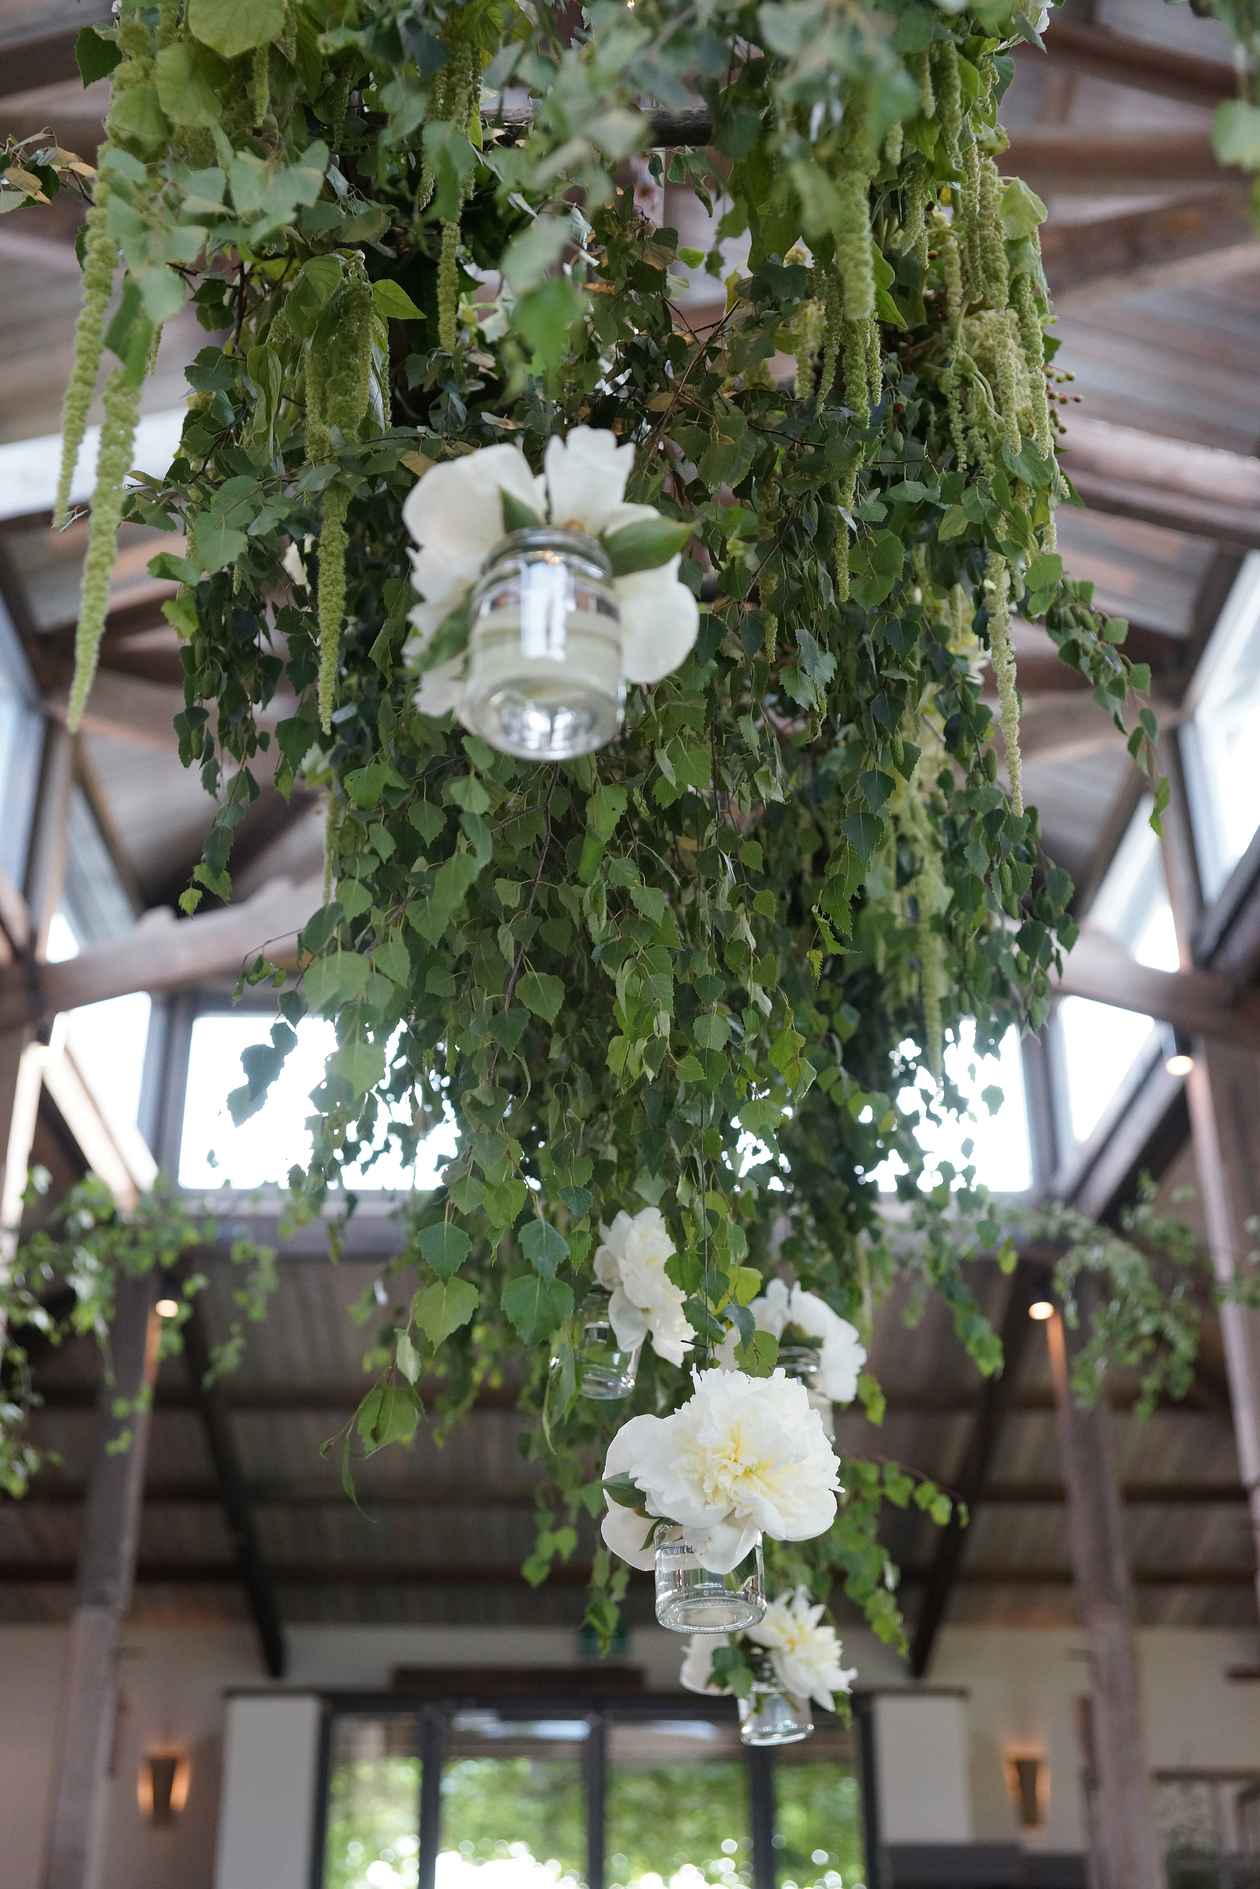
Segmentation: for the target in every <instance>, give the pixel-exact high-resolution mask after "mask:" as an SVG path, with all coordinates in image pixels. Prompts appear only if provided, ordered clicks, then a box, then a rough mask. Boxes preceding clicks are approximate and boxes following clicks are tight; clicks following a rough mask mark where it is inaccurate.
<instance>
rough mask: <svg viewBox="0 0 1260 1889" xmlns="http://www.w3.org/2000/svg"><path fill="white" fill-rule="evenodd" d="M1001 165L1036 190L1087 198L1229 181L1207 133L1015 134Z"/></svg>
mask: <svg viewBox="0 0 1260 1889" xmlns="http://www.w3.org/2000/svg"><path fill="white" fill-rule="evenodd" d="M999 162H1000V165H1001V169H1002V171H1003V173H1004V174H1005V175H1007V176H1016V177H1022V178H1023V179H1024V180H1025V182H1027V183H1029V184H1031V185H1032V186H1033V188H1034V189H1035V190H1040V191H1054V192H1057V193H1060V194H1065V195H1070V194H1079V195H1081V196H1086V197H1107V196H1118V197H1140V196H1151V195H1153V194H1155V193H1156V192H1157V191H1159V190H1160V189H1162V188H1168V189H1174V190H1181V191H1184V190H1185V189H1186V187H1187V186H1188V185H1192V184H1215V185H1217V186H1218V187H1220V186H1222V185H1225V186H1228V183H1229V181H1230V180H1229V174H1228V173H1227V172H1226V171H1223V170H1222V169H1221V167H1220V165H1219V164H1218V163H1217V160H1216V155H1215V153H1214V151H1213V149H1212V140H1211V137H1210V136H1209V134H1208V133H1207V132H1205V131H1203V132H1200V131H1168V132H1159V131H1104V132H1084V133H1082V132H1081V131H1080V130H1078V129H1076V128H1074V127H1073V128H1069V127H1066V126H1065V127H1063V128H1062V129H1056V130H1052V131H1046V130H1036V131H1017V132H1015V133H1014V134H1013V135H1012V137H1011V141H1010V146H1009V148H1008V150H1007V151H1005V152H1004V153H1003V155H1002V157H1001V159H1000V160H999Z"/></svg>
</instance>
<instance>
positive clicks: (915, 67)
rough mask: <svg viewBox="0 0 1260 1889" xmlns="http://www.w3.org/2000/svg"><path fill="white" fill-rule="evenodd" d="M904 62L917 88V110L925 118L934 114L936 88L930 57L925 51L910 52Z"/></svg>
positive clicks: (932, 116)
mask: <svg viewBox="0 0 1260 1889" xmlns="http://www.w3.org/2000/svg"><path fill="white" fill-rule="evenodd" d="M906 64H907V65H908V66H909V68H910V76H911V78H912V79H913V80H914V82H915V84H916V85H917V86H918V88H919V110H920V111H921V112H922V113H923V116H924V117H925V118H935V116H936V88H935V86H934V85H933V83H932V58H931V54H930V53H929V52H927V51H923V52H916V53H911V55H910V57H909V59H908V60H907V61H906Z"/></svg>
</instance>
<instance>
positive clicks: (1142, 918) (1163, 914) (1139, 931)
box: [1086, 794, 1181, 971]
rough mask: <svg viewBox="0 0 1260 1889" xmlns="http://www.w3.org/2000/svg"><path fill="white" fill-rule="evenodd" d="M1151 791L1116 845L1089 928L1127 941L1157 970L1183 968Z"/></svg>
mask: <svg viewBox="0 0 1260 1889" xmlns="http://www.w3.org/2000/svg"><path fill="white" fill-rule="evenodd" d="M1153 805H1154V802H1153V801H1152V799H1151V797H1150V795H1149V794H1147V795H1146V797H1145V798H1144V799H1143V800H1142V801H1141V803H1140V804H1139V806H1138V809H1137V812H1136V813H1135V814H1134V816H1133V818H1132V820H1131V821H1130V822H1129V825H1128V827H1127V828H1126V830H1125V835H1124V838H1123V839H1122V840H1121V842H1120V844H1119V846H1118V847H1117V848H1116V853H1115V857H1114V858H1113V860H1112V862H1111V864H1110V866H1108V868H1107V872H1106V875H1105V877H1104V879H1103V882H1102V884H1101V885H1100V886H1099V888H1098V892H1097V894H1096V896H1095V898H1094V901H1093V904H1092V905H1091V906H1090V908H1089V912H1088V915H1087V919H1086V922H1087V924H1088V925H1089V927H1090V929H1091V931H1104V932H1106V933H1107V935H1108V937H1109V938H1112V939H1114V940H1115V942H1116V943H1117V944H1120V945H1123V946H1124V948H1125V950H1126V951H1127V952H1128V953H1129V955H1130V957H1133V958H1135V959H1136V960H1137V962H1138V963H1139V964H1147V965H1149V966H1150V967H1151V969H1152V970H1155V971H1176V970H1179V969H1180V967H1181V959H1180V957H1179V956H1178V953H1177V928H1176V926H1175V925H1174V923H1173V914H1172V905H1171V903H1170V902H1169V898H1168V881H1167V879H1166V878H1165V877H1164V859H1163V854H1162V852H1161V851H1160V844H1159V839H1158V836H1157V835H1156V834H1155V832H1154V831H1153V830H1152V827H1151V809H1152V807H1153Z"/></svg>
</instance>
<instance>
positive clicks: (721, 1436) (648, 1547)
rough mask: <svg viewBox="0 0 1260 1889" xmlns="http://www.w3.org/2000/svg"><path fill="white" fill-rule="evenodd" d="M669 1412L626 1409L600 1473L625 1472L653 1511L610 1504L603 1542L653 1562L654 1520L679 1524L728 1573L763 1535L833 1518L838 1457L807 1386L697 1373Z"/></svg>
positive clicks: (787, 1533)
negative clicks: (641, 1413) (631, 1413)
mask: <svg viewBox="0 0 1260 1889" xmlns="http://www.w3.org/2000/svg"><path fill="white" fill-rule="evenodd" d="M694 1382H695V1391H694V1393H693V1395H692V1396H691V1397H690V1398H689V1399H688V1401H687V1402H686V1403H685V1404H684V1405H683V1406H682V1408H681V1409H680V1410H676V1411H674V1413H673V1415H672V1416H669V1417H647V1416H645V1417H632V1418H631V1419H630V1421H629V1422H628V1423H625V1424H623V1425H622V1427H621V1429H620V1430H619V1431H618V1432H617V1434H616V1436H615V1437H614V1438H613V1440H612V1444H611V1446H610V1448H609V1451H608V1459H607V1462H606V1464H605V1467H604V1475H605V1478H606V1479H607V1478H611V1477H614V1476H617V1475H623V1474H624V1475H629V1476H631V1477H632V1478H633V1480H634V1481H635V1483H637V1485H638V1487H639V1488H640V1489H641V1490H642V1492H643V1496H644V1506H645V1508H646V1510H647V1516H648V1518H649V1519H647V1520H646V1521H645V1519H644V1517H643V1516H641V1515H637V1514H635V1513H634V1512H633V1511H632V1510H630V1509H627V1508H624V1507H623V1506H621V1505H619V1504H616V1503H613V1502H611V1500H610V1502H609V1507H608V1512H607V1514H606V1515H605V1517H604V1529H603V1532H604V1540H605V1541H606V1542H607V1544H608V1546H609V1547H610V1548H611V1549H612V1550H613V1552H614V1554H618V1555H620V1556H621V1558H622V1559H623V1560H624V1561H628V1562H629V1563H630V1565H631V1566H632V1567H637V1568H650V1567H651V1566H652V1564H653V1560H654V1550H653V1545H652V1542H651V1539H650V1537H651V1530H652V1519H651V1518H653V1517H656V1518H664V1519H666V1520H668V1521H671V1522H675V1523H677V1524H678V1526H679V1527H680V1528H682V1529H683V1530H684V1531H685V1533H686V1536H687V1539H688V1541H689V1542H690V1544H691V1546H692V1549H693V1550H694V1552H695V1554H696V1556H697V1558H698V1559H699V1560H700V1562H701V1563H702V1565H703V1566H705V1567H707V1568H711V1569H713V1571H714V1572H715V1573H718V1574H729V1573H730V1571H731V1569H732V1568H734V1567H736V1566H737V1565H738V1564H739V1562H741V1561H742V1560H743V1559H744V1557H745V1555H747V1554H748V1553H749V1552H750V1551H751V1549H752V1548H753V1546H754V1545H755V1543H756V1540H757V1536H758V1535H759V1534H766V1535H770V1536H772V1537H773V1538H774V1539H775V1540H778V1541H809V1540H811V1539H812V1538H813V1537H814V1536H815V1535H821V1534H824V1533H825V1532H826V1530H827V1529H829V1528H830V1527H831V1524H832V1522H833V1521H834V1520H835V1517H836V1490H837V1489H838V1488H839V1485H840V1465H839V1463H838V1461H837V1460H836V1455H835V1452H834V1451H833V1449H832V1447H831V1444H830V1443H829V1442H828V1440H827V1436H826V1434H825V1432H824V1430H823V1426H822V1420H821V1418H820V1417H819V1415H818V1412H817V1411H816V1410H815V1409H814V1408H813V1407H812V1405H811V1404H810V1401H809V1397H808V1395H807V1393H806V1391H805V1387H804V1385H803V1384H799V1383H797V1382H795V1381H794V1380H793V1379H791V1378H788V1377H785V1376H784V1374H783V1372H782V1371H776V1372H775V1373H774V1375H773V1376H772V1377H748V1376H747V1375H746V1374H745V1373H744V1372H743V1371H720V1370H715V1371H697V1372H696V1373H695V1374H694Z"/></svg>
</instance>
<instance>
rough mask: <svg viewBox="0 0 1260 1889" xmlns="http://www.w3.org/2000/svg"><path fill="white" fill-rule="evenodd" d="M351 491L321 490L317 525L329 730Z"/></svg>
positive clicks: (322, 706) (324, 718)
mask: <svg viewBox="0 0 1260 1889" xmlns="http://www.w3.org/2000/svg"><path fill="white" fill-rule="evenodd" d="M349 503H350V495H349V493H348V492H347V491H346V489H345V487H344V486H340V485H330V486H329V487H328V488H327V490H326V491H325V493H324V504H323V510H322V512H321V514H320V526H319V601H318V612H319V725H320V727H321V728H322V729H323V731H324V733H325V734H326V735H327V734H331V733H332V714H333V709H334V707H335V706H336V701H337V665H338V662H339V661H340V658H341V625H342V620H343V618H344V617H345V614H346V510H347V507H348V506H349Z"/></svg>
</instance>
